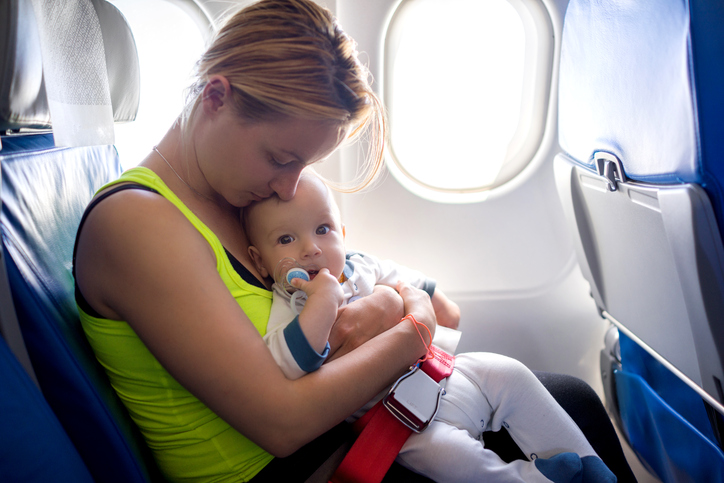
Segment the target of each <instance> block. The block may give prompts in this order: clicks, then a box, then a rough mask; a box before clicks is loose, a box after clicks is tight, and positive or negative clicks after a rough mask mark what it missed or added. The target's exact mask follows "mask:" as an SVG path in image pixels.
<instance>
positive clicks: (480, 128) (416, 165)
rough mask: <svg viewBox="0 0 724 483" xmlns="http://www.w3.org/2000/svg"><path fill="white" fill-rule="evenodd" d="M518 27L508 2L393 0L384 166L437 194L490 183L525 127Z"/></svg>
mask: <svg viewBox="0 0 724 483" xmlns="http://www.w3.org/2000/svg"><path fill="white" fill-rule="evenodd" d="M461 12H465V14H464V15H461V14H460V13H461ZM526 27H527V25H526V24H525V22H524V19H523V18H522V16H521V13H520V11H519V9H516V8H515V7H514V6H513V5H512V4H511V2H510V1H508V0H487V1H483V0H407V1H404V2H403V3H402V4H401V6H400V8H399V10H398V11H397V12H396V13H395V16H394V17H393V19H392V22H391V24H390V29H389V32H388V38H387V40H386V58H385V62H386V63H385V67H386V69H385V78H384V88H385V92H384V96H385V101H386V103H387V106H388V108H389V114H390V134H391V153H392V157H393V161H394V164H395V165H396V168H398V169H396V170H393V172H397V174H402V175H403V176H406V177H408V178H410V179H412V180H414V181H415V182H417V183H418V184H420V185H422V186H424V187H427V188H431V189H437V190H441V191H450V192H456V191H466V190H467V191H469V190H484V189H488V188H490V187H492V186H495V184H496V181H497V179H498V177H499V174H500V173H501V169H502V168H503V166H504V165H505V163H506V162H507V161H509V160H511V159H512V158H514V157H515V156H516V155H517V154H518V152H519V151H520V148H521V142H520V134H521V132H520V131H521V128H524V127H525V126H526V125H529V124H530V120H529V118H530V116H531V112H532V110H531V108H530V107H529V106H527V105H523V100H524V99H525V96H524V91H525V90H526V88H527V87H528V85H529V83H530V81H527V82H526V76H527V74H529V71H527V70H526V63H527V59H528V57H527V56H528V55H530V54H531V52H529V50H530V49H531V47H533V50H535V42H533V43H531V42H530V37H531V35H533V36H535V32H532V33H531V32H527V31H526V30H527V29H526ZM526 36H528V38H527V37H526ZM529 67H530V66H529ZM525 134H528V133H525Z"/></svg>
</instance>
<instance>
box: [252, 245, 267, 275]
mask: <svg viewBox="0 0 724 483" xmlns="http://www.w3.org/2000/svg"><path fill="white" fill-rule="evenodd" d="M249 256H250V257H251V261H252V262H254V266H255V267H256V269H257V271H258V272H259V275H261V276H262V277H264V278H267V277H268V276H269V272H267V270H266V268H264V264H263V263H262V261H261V253H259V250H257V249H256V247H254V246H250V247H249Z"/></svg>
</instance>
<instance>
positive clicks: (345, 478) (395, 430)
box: [330, 346, 455, 483]
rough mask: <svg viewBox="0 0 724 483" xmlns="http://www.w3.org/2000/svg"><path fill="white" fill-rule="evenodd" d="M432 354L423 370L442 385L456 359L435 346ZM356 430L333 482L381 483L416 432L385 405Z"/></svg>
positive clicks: (372, 411) (369, 414) (376, 407)
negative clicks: (357, 435)
mask: <svg viewBox="0 0 724 483" xmlns="http://www.w3.org/2000/svg"><path fill="white" fill-rule="evenodd" d="M430 350H431V351H432V354H433V355H434V356H435V357H434V358H433V359H428V360H426V361H425V362H423V363H422V366H421V369H422V370H423V371H424V372H425V373H426V374H427V375H428V376H430V377H431V378H432V379H433V380H434V381H435V382H440V381H441V380H443V379H445V378H446V377H448V376H449V375H450V374H452V371H453V367H454V365H455V356H452V355H450V354H448V353H447V352H445V351H443V350H442V349H438V348H437V347H435V346H431V348H430ZM353 427H354V429H355V430H356V431H357V432H360V431H361V433H360V435H359V437H358V438H357V440H356V441H355V443H354V445H352V449H350V451H349V453H347V456H345V458H344V460H343V461H342V464H341V465H340V466H339V468H337V471H336V472H335V473H334V475H333V476H332V478H331V480H330V482H331V483H379V482H380V481H382V478H384V476H385V474H386V473H387V470H389V469H390V466H391V465H392V462H393V461H395V458H396V457H397V455H398V453H399V452H400V449H402V446H403V445H404V444H405V441H407V438H408V437H409V436H410V434H411V433H412V429H410V428H409V427H408V426H406V425H405V424H403V423H402V422H401V421H400V420H399V419H397V417H395V416H394V415H393V414H392V413H391V412H390V411H388V410H387V408H385V407H383V405H382V401H380V402H378V403H377V404H375V405H374V407H373V408H372V409H370V410H369V411H368V412H367V413H366V414H365V415H364V416H362V417H361V418H360V419H359V420H357V421H356V422H355V424H354V426H353Z"/></svg>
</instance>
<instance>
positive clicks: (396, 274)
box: [351, 252, 460, 329]
mask: <svg viewBox="0 0 724 483" xmlns="http://www.w3.org/2000/svg"><path fill="white" fill-rule="evenodd" d="M351 258H352V260H353V261H354V262H355V264H356V265H355V270H358V269H359V270H361V271H362V270H364V271H367V273H369V274H370V276H372V277H374V279H375V280H376V281H375V283H376V284H382V285H387V286H390V287H392V288H395V286H396V285H397V283H398V282H399V281H400V280H404V281H405V282H407V283H409V284H410V285H412V286H414V287H416V288H419V289H421V290H424V291H425V292H427V293H428V294H430V298H431V299H432V306H433V308H434V310H435V318H436V319H437V323H438V325H442V326H444V327H449V328H451V329H457V328H458V325H459V324H460V308H459V307H458V305H457V304H456V303H455V302H453V301H452V300H450V299H449V298H448V297H447V296H446V295H445V294H444V293H443V292H442V291H441V290H440V289H438V288H437V283H436V282H435V281H434V280H432V279H430V278H427V277H426V276H425V275H424V274H423V273H421V272H419V271H417V270H413V269H410V268H408V267H405V266H403V265H400V264H398V263H396V262H393V261H392V260H380V259H378V258H377V257H375V256H372V255H368V254H366V253H362V252H352V255H351Z"/></svg>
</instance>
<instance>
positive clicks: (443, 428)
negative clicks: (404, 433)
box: [397, 420, 578, 483]
mask: <svg viewBox="0 0 724 483" xmlns="http://www.w3.org/2000/svg"><path fill="white" fill-rule="evenodd" d="M397 461H398V463H400V464H401V465H403V466H405V467H406V468H409V469H411V470H412V471H415V472H416V473H420V474H422V475H424V476H427V477H428V478H430V479H432V480H434V481H436V482H451V483H453V482H454V483H467V482H470V483H472V482H480V481H485V482H487V483H503V482H505V483H508V482H511V483H512V482H529V483H551V480H550V479H549V478H546V477H545V476H544V475H543V474H542V473H541V472H540V471H538V469H537V468H536V467H535V464H534V463H532V462H530V461H522V460H517V461H513V462H512V463H506V462H505V461H503V460H502V459H500V457H499V456H498V455H497V454H495V453H494V452H493V451H491V450H489V449H486V448H485V447H484V446H483V443H482V442H481V441H478V440H477V439H473V437H472V436H471V435H470V433H469V432H468V431H465V430H462V429H458V428H456V427H454V426H451V425H449V424H447V423H443V422H440V421H437V420H436V421H433V422H432V423H431V424H430V425H429V426H428V428H427V429H426V430H425V431H424V432H422V433H420V434H413V435H412V436H410V438H409V439H408V440H407V442H406V443H405V445H404V446H403V447H402V450H401V451H400V454H399V456H398V457H397ZM576 469H578V468H574V471H575V470H576ZM568 481H572V478H569V480H568Z"/></svg>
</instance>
